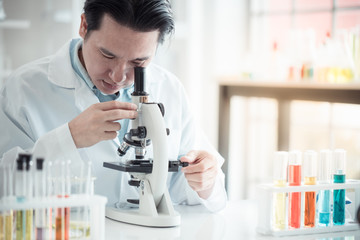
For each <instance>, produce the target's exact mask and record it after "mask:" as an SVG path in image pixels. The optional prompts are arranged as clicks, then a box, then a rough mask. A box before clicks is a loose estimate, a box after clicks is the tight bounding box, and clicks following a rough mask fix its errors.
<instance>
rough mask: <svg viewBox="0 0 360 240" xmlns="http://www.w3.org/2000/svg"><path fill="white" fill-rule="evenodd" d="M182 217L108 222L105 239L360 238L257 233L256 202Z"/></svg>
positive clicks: (194, 210)
mask: <svg viewBox="0 0 360 240" xmlns="http://www.w3.org/2000/svg"><path fill="white" fill-rule="evenodd" d="M175 209H176V210H177V211H178V212H179V213H180V214H181V225H180V226H177V227H170V228H152V227H142V226H136V225H131V224H127V223H122V222H117V221H114V220H111V219H108V218H106V219H105V239H106V240H115V239H122V240H127V239H137V240H142V239H144V240H145V239H146V240H155V239H164V240H165V239H166V240H171V239H184V240H203V239H204V240H220V239H221V240H233V239H234V240H235V239H246V240H252V239H258V240H262V239H263V240H275V239H276V240H285V239H286V240H288V239H289V240H291V239H294V240H295V239H299V240H300V239H301V240H310V239H311V240H312V239H314V240H315V239H322V240H324V239H337V240H342V239H344V240H345V239H354V240H355V239H358V240H359V239H360V227H359V230H357V231H348V232H337V233H326V234H318V235H301V236H293V237H279V238H276V237H272V236H265V235H261V234H258V233H256V227H257V214H258V212H257V204H256V202H255V201H250V200H243V201H229V202H228V204H227V206H226V208H225V209H224V210H222V211H220V212H218V213H210V212H209V211H207V210H206V209H205V208H204V207H203V206H201V205H196V206H186V205H180V206H175Z"/></svg>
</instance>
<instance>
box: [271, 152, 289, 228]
mask: <svg viewBox="0 0 360 240" xmlns="http://www.w3.org/2000/svg"><path fill="white" fill-rule="evenodd" d="M287 165H288V153H287V152H283V151H279V152H276V153H275V159H274V174H273V178H274V186H275V187H285V186H286V177H287ZM273 204H274V206H273V209H274V212H273V227H274V228H275V229H279V230H283V229H285V225H286V223H285V222H286V192H282V193H274V202H273Z"/></svg>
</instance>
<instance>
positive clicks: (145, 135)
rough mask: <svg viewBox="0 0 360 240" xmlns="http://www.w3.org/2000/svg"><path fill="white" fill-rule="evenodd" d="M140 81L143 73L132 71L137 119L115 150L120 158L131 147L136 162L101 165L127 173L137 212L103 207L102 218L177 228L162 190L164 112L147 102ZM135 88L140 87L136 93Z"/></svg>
mask: <svg viewBox="0 0 360 240" xmlns="http://www.w3.org/2000/svg"><path fill="white" fill-rule="evenodd" d="M139 74H140V75H142V76H140V78H142V80H141V83H139V82H137V80H138V78H139ZM143 78H144V69H143V68H135V90H134V93H133V94H132V102H133V103H135V104H137V105H138V117H137V118H136V119H134V120H132V121H131V130H130V132H129V133H127V134H126V135H125V137H124V142H123V144H122V146H120V147H119V150H118V152H119V155H120V156H123V155H125V153H126V151H127V149H128V148H129V147H135V154H136V160H134V161H130V163H129V164H125V165H124V164H121V163H118V162H116V163H104V166H105V167H109V168H113V169H116V170H120V171H127V172H130V173H131V175H132V177H134V179H135V180H134V181H135V182H137V183H136V186H137V187H138V188H139V208H131V209H121V208H115V207H107V208H106V216H107V217H109V218H111V219H114V220H117V221H121V222H127V223H131V224H136V225H142V226H152V227H173V226H178V225H180V215H179V213H177V212H176V211H175V210H174V208H173V205H172V202H171V199H170V195H169V192H168V189H167V186H166V181H167V176H168V171H169V170H170V169H169V168H170V166H169V160H168V149H167V139H166V138H167V135H168V130H167V129H166V126H165V122H164V118H163V111H164V110H163V107H162V105H161V104H157V103H148V102H147V94H146V93H145V92H144V91H143V83H144V79H143ZM136 84H138V85H140V90H139V86H136ZM141 85H142V86H141ZM150 140H151V141H150ZM150 142H151V143H152V146H153V159H152V160H150V161H147V160H144V159H143V158H144V156H145V153H146V147H147V146H148V145H150ZM175 162H176V163H175V165H177V166H180V165H181V163H180V162H179V161H175ZM142 166H144V167H142ZM151 166H152V169H151ZM149 168H150V169H149ZM149 171H150V172H149ZM176 171H177V167H176ZM129 184H130V183H129Z"/></svg>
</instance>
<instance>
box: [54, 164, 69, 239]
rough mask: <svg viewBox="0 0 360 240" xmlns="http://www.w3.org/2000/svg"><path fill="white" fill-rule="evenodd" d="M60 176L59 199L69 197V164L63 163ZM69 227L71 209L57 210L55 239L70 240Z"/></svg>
mask: <svg viewBox="0 0 360 240" xmlns="http://www.w3.org/2000/svg"><path fill="white" fill-rule="evenodd" d="M60 164H61V166H60V174H59V175H58V178H57V194H58V197H59V198H66V197H69V192H67V190H66V189H67V188H68V184H67V180H68V179H69V178H70V177H68V175H67V174H69V172H68V171H66V168H67V166H66V165H67V163H66V162H65V161H61V163H60ZM69 227H70V208H69V207H64V208H62V207H61V208H57V209H56V217H55V239H56V240H68V239H69V236H70V235H69V234H70V232H69Z"/></svg>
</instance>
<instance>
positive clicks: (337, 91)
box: [219, 78, 360, 104]
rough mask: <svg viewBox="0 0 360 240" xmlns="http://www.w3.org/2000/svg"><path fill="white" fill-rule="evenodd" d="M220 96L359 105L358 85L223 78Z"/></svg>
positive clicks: (359, 84)
mask: <svg viewBox="0 0 360 240" xmlns="http://www.w3.org/2000/svg"><path fill="white" fill-rule="evenodd" d="M219 86H220V89H221V91H225V92H223V93H222V94H225V95H228V96H233V95H238V96H245V97H264V98H275V99H279V100H309V101H325V102H337V103H351V104H360V83H359V82H358V81H357V82H354V83H346V84H339V83H316V82H268V81H266V82H265V81H241V80H235V79H234V78H224V79H221V80H220V81H219Z"/></svg>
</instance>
